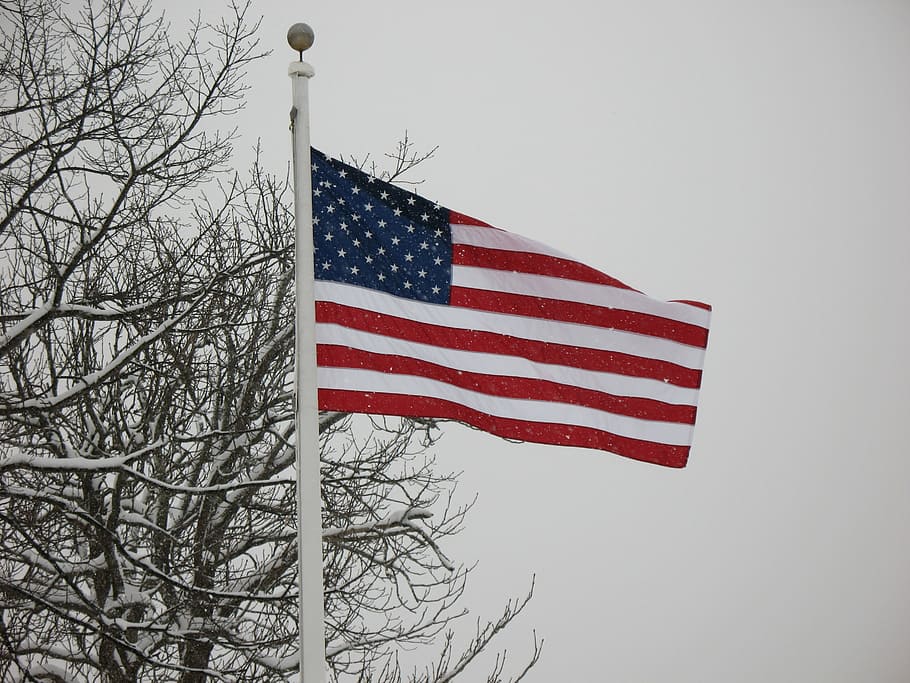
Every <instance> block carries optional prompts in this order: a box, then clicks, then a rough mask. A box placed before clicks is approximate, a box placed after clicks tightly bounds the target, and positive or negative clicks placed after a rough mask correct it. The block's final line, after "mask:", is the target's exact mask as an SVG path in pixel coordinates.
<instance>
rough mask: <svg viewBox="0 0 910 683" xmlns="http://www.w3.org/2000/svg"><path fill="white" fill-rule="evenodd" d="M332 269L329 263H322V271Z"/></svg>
mask: <svg viewBox="0 0 910 683" xmlns="http://www.w3.org/2000/svg"><path fill="white" fill-rule="evenodd" d="M331 267H332V264H331V263H329V262H328V261H323V262H322V269H323V270H328V269H329V268H331Z"/></svg>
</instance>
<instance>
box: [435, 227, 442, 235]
mask: <svg viewBox="0 0 910 683" xmlns="http://www.w3.org/2000/svg"><path fill="white" fill-rule="evenodd" d="M433 237H442V230H440V229H439V228H436V232H434V233H433Z"/></svg>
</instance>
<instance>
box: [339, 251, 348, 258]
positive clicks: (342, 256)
mask: <svg viewBox="0 0 910 683" xmlns="http://www.w3.org/2000/svg"><path fill="white" fill-rule="evenodd" d="M347 253H348V252H346V251H345V250H344V249H339V250H338V256H339V258H344V257H345V256H346V255H347Z"/></svg>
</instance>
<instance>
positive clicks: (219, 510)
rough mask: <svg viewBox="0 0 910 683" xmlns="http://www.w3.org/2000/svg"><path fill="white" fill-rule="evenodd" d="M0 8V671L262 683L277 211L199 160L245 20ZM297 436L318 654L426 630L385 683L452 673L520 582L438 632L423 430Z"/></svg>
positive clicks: (367, 659) (270, 609) (207, 159)
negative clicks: (314, 499)
mask: <svg viewBox="0 0 910 683" xmlns="http://www.w3.org/2000/svg"><path fill="white" fill-rule="evenodd" d="M0 15H2V22H0V26H2V29H0V31H2V38H3V42H2V45H0V193H2V202H3V212H2V214H0V253H2V258H0V677H2V678H3V680H41V681H94V680H99V679H101V680H106V681H112V682H119V681H135V680H143V681H159V680H160V681H185V682H190V681H202V680H208V679H212V680H231V681H238V680H285V679H287V678H288V677H290V676H291V675H292V674H293V672H295V671H296V669H297V623H296V620H297V611H296V603H297V589H296V576H297V570H296V528H295V525H296V515H295V496H294V474H293V470H292V467H293V462H294V440H295V437H294V421H293V410H294V402H293V317H292V316H293V263H292V258H293V256H292V254H293V249H292V245H291V244H290V240H291V239H292V235H293V230H292V227H291V221H292V216H291V212H290V211H289V208H288V196H289V192H288V188H287V182H286V181H284V180H278V179H276V178H275V177H273V176H270V175H268V174H266V173H265V172H263V171H262V170H261V169H260V168H259V167H258V164H257V165H256V166H255V167H254V168H253V169H252V171H251V172H250V174H249V176H248V177H246V178H241V177H239V176H237V175H233V174H230V173H229V172H228V171H227V170H226V166H227V163H228V161H229V159H230V155H231V152H232V148H231V146H232V139H233V136H232V134H231V132H230V131H227V132H225V131H224V130H223V126H224V125H225V123H226V122H227V121H228V120H229V119H227V118H226V117H228V116H229V115H230V114H231V113H232V112H233V111H235V110H236V109H237V108H239V107H240V106H241V105H242V102H243V96H244V84H243V75H244V71H245V68H246V67H247V66H248V65H249V64H250V62H251V61H253V60H255V59H256V58H257V57H258V56H260V53H259V52H257V47H256V38H255V32H256V24H255V22H250V21H249V17H248V8H247V7H246V6H236V5H232V6H230V8H229V10H228V15H227V17H226V18H224V19H223V20H221V21H219V22H218V23H215V24H211V25H204V24H201V23H197V24H195V25H193V26H191V27H190V29H189V31H188V33H187V34H186V36H185V37H184V38H183V39H182V40H181V41H179V42H172V41H171V40H170V39H169V38H168V33H169V32H168V31H165V30H164V29H165V24H164V22H163V19H162V18H161V17H157V16H155V15H153V14H152V12H151V9H150V5H149V4H139V5H134V4H132V3H129V2H118V1H116V0H98V1H94V2H93V1H91V0H87V1H86V2H85V3H84V4H83V5H82V6H81V7H78V8H74V9H70V8H68V7H66V6H62V7H61V6H60V5H59V4H58V3H54V2H48V1H47V0H12V1H11V2H4V3H2V5H0ZM394 156H395V159H394V160H393V161H394V163H393V169H394V170H393V172H392V173H393V174H401V173H403V172H405V171H407V170H408V169H409V168H410V167H412V166H413V165H414V163H417V162H418V161H419V160H420V155H413V154H411V153H410V146H409V143H407V142H405V143H404V144H403V146H402V147H400V148H399V151H398V154H397V155H394ZM320 431H321V435H320V441H321V453H322V456H321V457H322V471H323V485H322V494H323V501H324V518H323V527H324V529H325V532H324V549H325V571H324V574H325V585H326V615H327V623H326V639H327V653H326V656H327V661H328V663H329V665H330V668H331V670H332V673H333V676H334V677H335V678H336V679H337V680H376V681H398V680H402V679H403V675H402V672H401V671H400V669H399V666H398V661H397V658H396V653H397V652H398V651H399V648H401V647H406V646H411V645H416V644H433V643H436V642H437V641H438V642H439V646H438V649H439V650H441V654H440V655H439V656H438V658H436V659H435V660H434V663H433V664H432V665H430V666H429V667H428V668H427V669H426V671H425V672H422V673H418V672H414V673H413V674H412V675H411V677H410V679H409V680H413V681H426V682H427V683H429V682H430V681H448V680H452V679H453V678H454V676H456V675H458V674H459V673H460V672H461V671H463V670H464V669H465V667H466V666H467V665H468V664H469V663H471V662H472V661H475V658H476V657H477V655H478V654H479V653H481V652H482V651H484V649H485V648H486V647H487V645H488V643H489V642H490V639H491V638H492V637H493V636H495V635H496V633H498V632H500V631H501V630H502V628H503V627H505V626H506V625H507V624H508V623H509V622H510V621H511V620H512V618H514V616H515V615H516V614H517V613H518V612H519V611H520V610H521V609H522V608H523V606H524V604H526V599H525V600H522V601H519V602H515V603H509V605H508V606H507V608H506V610H505V612H504V614H503V617H502V618H501V619H499V620H496V621H493V622H490V623H489V624H482V623H478V625H477V632H476V635H475V637H474V638H472V639H470V640H469V641H468V642H467V643H466V644H465V645H464V648H463V649H462V650H460V651H458V654H455V653H456V649H455V648H454V645H453V643H454V637H453V636H452V635H451V622H452V620H453V619H455V618H457V617H459V616H460V615H462V614H463V611H462V610H461V609H460V608H459V606H458V599H459V597H460V596H461V594H462V590H463V587H464V579H465V575H466V573H467V572H466V570H465V568H464V567H461V566H459V565H457V564H456V563H453V562H452V561H451V560H450V559H449V558H447V557H446V555H445V553H444V551H443V549H442V546H441V543H442V542H443V541H444V539H445V538H446V537H447V536H449V535H451V534H454V533H457V531H458V530H459V529H460V528H461V524H462V522H463V519H464V515H465V513H466V511H467V507H469V506H463V505H462V506H459V505H458V504H457V503H456V502H455V498H454V497H453V494H454V489H455V481H456V476H455V475H454V474H453V473H447V472H446V473H440V472H439V471H438V470H437V468H436V466H435V463H434V462H433V461H432V459H431V458H430V457H429V456H428V455H427V453H428V449H429V448H430V447H431V446H432V445H433V443H434V442H435V440H436V439H437V438H438V436H439V432H438V429H437V425H436V424H435V423H434V422H433V421H415V420H382V421H378V420H368V419H367V418H356V419H355V418H353V417H352V416H348V415H342V414H336V413H327V414H323V415H321V416H320ZM528 597H529V596H528ZM446 634H448V635H446ZM538 656H539V643H538V641H537V640H536V639H535V641H534V650H533V654H532V655H531V658H530V664H531V665H532V664H533V663H534V662H536V660H537V657H538ZM526 670H527V669H524V670H522V671H521V672H519V674H518V677H519V678H520V677H521V676H523V675H524V672H525V671H526ZM501 671H502V667H501V663H500V661H497V663H496V664H494V670H493V673H492V674H491V675H490V678H489V680H491V681H493V680H500V677H501ZM516 680H517V679H516Z"/></svg>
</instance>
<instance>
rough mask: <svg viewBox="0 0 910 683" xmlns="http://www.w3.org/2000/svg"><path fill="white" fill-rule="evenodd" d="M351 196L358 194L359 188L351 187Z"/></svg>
mask: <svg viewBox="0 0 910 683" xmlns="http://www.w3.org/2000/svg"><path fill="white" fill-rule="evenodd" d="M351 194H360V188H359V187H352V188H351Z"/></svg>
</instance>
